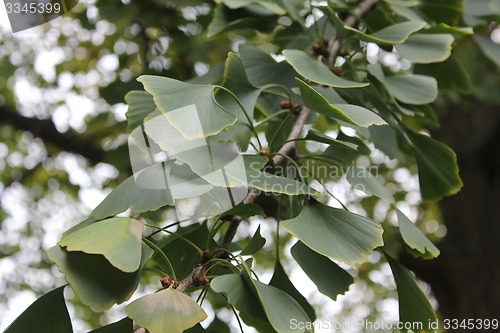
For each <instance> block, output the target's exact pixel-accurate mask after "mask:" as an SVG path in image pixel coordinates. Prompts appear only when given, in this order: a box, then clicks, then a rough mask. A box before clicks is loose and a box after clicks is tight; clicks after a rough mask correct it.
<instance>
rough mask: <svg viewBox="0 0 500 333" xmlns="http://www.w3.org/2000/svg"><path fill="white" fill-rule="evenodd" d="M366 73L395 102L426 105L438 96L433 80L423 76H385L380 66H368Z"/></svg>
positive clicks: (435, 82)
mask: <svg viewBox="0 0 500 333" xmlns="http://www.w3.org/2000/svg"><path fill="white" fill-rule="evenodd" d="M368 72H369V73H370V74H371V75H373V76H374V77H376V78H377V80H378V81H380V82H381V83H382V84H383V85H384V86H385V89H387V91H388V92H389V94H391V95H392V96H394V98H396V99H397V100H399V101H401V102H403V103H408V104H417V105H418V104H428V103H431V102H433V101H434V100H435V99H436V98H437V95H438V85H437V81H436V79H435V78H433V77H430V76H425V75H418V74H417V75H392V76H385V74H384V72H383V71H382V67H381V66H380V64H370V65H368Z"/></svg>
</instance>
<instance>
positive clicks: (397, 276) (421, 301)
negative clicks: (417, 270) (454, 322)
mask: <svg viewBox="0 0 500 333" xmlns="http://www.w3.org/2000/svg"><path fill="white" fill-rule="evenodd" d="M385 256H386V258H387V261H388V262H389V265H390V266H391V270H392V274H393V275H394V280H396V286H397V289H398V300H399V321H400V322H401V323H412V324H413V325H415V323H422V327H423V331H424V332H434V329H431V327H429V323H434V322H436V320H437V318H436V314H435V313H434V310H433V309H432V306H431V304H430V303H429V300H428V299H427V297H426V296H425V294H424V293H423V291H422V289H420V287H419V286H418V285H417V282H416V281H415V278H414V277H413V275H412V274H411V273H410V271H408V270H407V269H406V268H405V267H404V266H403V265H401V264H400V263H399V262H397V261H396V260H394V259H393V258H391V257H390V256H389V255H388V254H387V253H386V254H385ZM403 326H404V325H403ZM404 331H405V332H406V331H407V330H404Z"/></svg>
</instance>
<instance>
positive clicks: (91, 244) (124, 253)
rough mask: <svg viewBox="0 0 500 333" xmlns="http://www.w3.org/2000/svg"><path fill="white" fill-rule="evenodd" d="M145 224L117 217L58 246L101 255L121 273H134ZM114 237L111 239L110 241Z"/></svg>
mask: <svg viewBox="0 0 500 333" xmlns="http://www.w3.org/2000/svg"><path fill="white" fill-rule="evenodd" d="M143 229H144V223H142V222H139V221H137V220H134V219H131V218H128V217H116V218H111V219H107V220H103V221H99V222H96V223H92V224H91V225H89V226H87V227H84V228H81V229H79V230H77V231H75V232H72V233H71V234H69V235H65V236H63V237H62V239H61V240H60V241H59V243H57V245H59V246H62V247H66V250H67V251H82V252H85V253H88V254H101V255H103V256H104V257H105V258H106V259H107V260H108V261H109V262H110V264H112V265H113V266H115V267H116V268H118V269H119V270H121V271H123V272H128V273H131V272H135V271H137V270H138V269H139V266H140V264H141V252H142V251H141V243H142V242H141V239H142V230H143ZM110 235H113V237H110Z"/></svg>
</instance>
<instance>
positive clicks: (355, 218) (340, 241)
mask: <svg viewBox="0 0 500 333" xmlns="http://www.w3.org/2000/svg"><path fill="white" fill-rule="evenodd" d="M280 225H281V226H282V227H283V229H285V230H286V231H288V232H289V233H291V234H292V235H294V236H295V237H297V238H298V239H300V240H301V241H302V242H303V243H304V244H305V245H307V246H308V247H310V248H311V249H313V250H314V251H316V252H318V253H320V254H322V255H324V256H327V257H329V258H331V259H335V260H341V261H343V262H345V263H346V264H348V265H349V266H352V267H354V266H355V265H356V264H359V263H362V262H363V261H364V260H366V258H368V256H369V255H370V253H372V252H373V250H374V249H375V248H377V247H379V246H382V245H384V242H383V239H382V233H383V229H382V227H381V226H380V224H379V223H377V222H375V221H373V220H371V219H368V218H366V217H363V216H360V215H356V214H354V213H351V212H349V211H347V210H344V209H337V208H333V207H329V206H325V205H323V204H321V203H320V202H318V201H316V200H314V199H311V200H310V201H309V202H308V203H307V204H306V205H305V206H304V208H303V209H302V212H300V214H299V215H298V216H297V217H295V218H293V219H290V220H285V221H283V222H281V224H280Z"/></svg>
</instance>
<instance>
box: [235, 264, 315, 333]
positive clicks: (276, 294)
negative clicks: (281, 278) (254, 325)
mask: <svg viewBox="0 0 500 333" xmlns="http://www.w3.org/2000/svg"><path fill="white" fill-rule="evenodd" d="M244 277H245V280H246V281H247V283H249V284H250V288H251V289H252V290H254V292H255V295H256V296H257V297H258V298H259V300H260V302H261V304H262V307H263V309H264V312H265V313H266V316H267V318H268V319H269V322H270V323H271V325H272V326H273V328H274V329H275V330H276V331H277V332H279V333H297V332H305V331H306V330H305V329H304V328H302V329H300V328H294V327H293V326H292V325H290V322H291V321H292V320H296V321H297V322H299V323H309V322H311V319H310V318H309V317H308V316H307V314H306V312H305V311H304V309H302V307H301V306H300V304H299V303H298V302H297V301H296V300H294V299H293V298H292V297H291V296H290V295H288V294H287V293H285V292H284V291H282V290H280V289H278V288H276V287H273V286H270V285H266V284H264V283H262V282H260V281H257V280H254V279H252V278H251V277H250V275H249V273H248V272H246V274H245V273H244Z"/></svg>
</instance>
